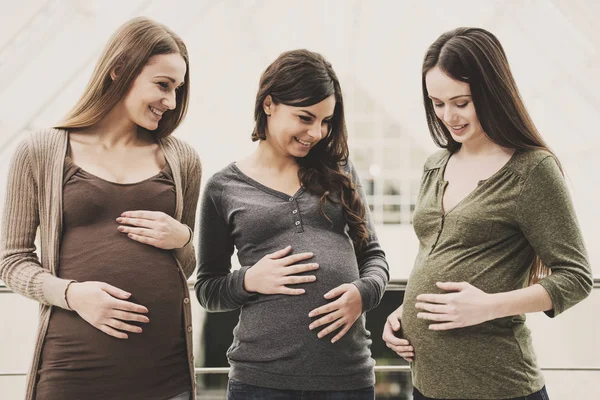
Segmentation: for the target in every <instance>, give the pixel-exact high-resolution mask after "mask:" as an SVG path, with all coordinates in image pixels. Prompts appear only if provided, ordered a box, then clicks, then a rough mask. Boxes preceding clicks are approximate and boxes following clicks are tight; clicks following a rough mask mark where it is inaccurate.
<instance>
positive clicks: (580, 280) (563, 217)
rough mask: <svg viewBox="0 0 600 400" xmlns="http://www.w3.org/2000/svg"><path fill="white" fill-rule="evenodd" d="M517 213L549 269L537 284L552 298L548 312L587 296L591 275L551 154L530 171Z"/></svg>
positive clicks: (579, 235) (523, 228)
mask: <svg viewBox="0 0 600 400" xmlns="http://www.w3.org/2000/svg"><path fill="white" fill-rule="evenodd" d="M517 214H518V222H519V225H520V227H521V229H522V231H523V233H524V235H525V237H526V238H527V240H528V242H529V243H530V245H531V246H532V248H533V250H534V251H535V253H536V254H537V256H538V257H540V259H541V260H542V262H543V263H544V265H546V266H547V267H548V268H550V270H551V271H552V274H551V275H550V276H548V277H546V278H544V279H542V280H541V281H540V282H539V284H540V285H542V286H543V287H544V288H545V289H546V291H547V292H548V294H549V295H550V298H551V299H552V304H553V309H552V310H550V311H548V312H547V315H548V316H550V317H554V316H556V315H558V314H560V313H562V312H563V311H565V310H566V309H568V308H570V307H572V306H574V305H575V304H577V303H578V302H580V301H581V300H583V299H584V298H585V297H587V296H588V295H589V294H590V292H591V290H592V286H593V278H592V272H591V268H590V265H589V262H588V258H587V253H586V249H585V245H584V242H583V237H582V235H581V231H580V229H579V224H578V222H577V217H576V215H575V210H574V209H573V204H572V202H571V198H570V196H569V192H568V189H567V187H566V184H565V180H564V178H563V176H562V174H561V172H560V169H559V168H558V165H557V163H556V161H555V160H554V158H553V157H552V156H548V157H546V158H544V159H543V160H542V161H541V162H540V163H539V164H538V165H537V166H536V167H535V168H534V169H533V171H532V172H531V173H530V174H529V176H528V178H527V180H526V181H525V183H524V186H523V189H522V191H521V194H520V197H519V200H518V203H517Z"/></svg>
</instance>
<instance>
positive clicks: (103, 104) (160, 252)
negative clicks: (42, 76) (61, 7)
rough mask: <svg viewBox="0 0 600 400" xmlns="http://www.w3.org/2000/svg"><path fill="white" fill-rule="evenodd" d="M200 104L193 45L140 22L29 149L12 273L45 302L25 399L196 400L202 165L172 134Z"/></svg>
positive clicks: (16, 167) (17, 287) (18, 187)
mask: <svg viewBox="0 0 600 400" xmlns="http://www.w3.org/2000/svg"><path fill="white" fill-rule="evenodd" d="M188 96H189V63H188V55H187V50H186V47H185V45H184V43H183V42H182V41H181V39H180V38H179V37H178V36H177V35H175V34H174V33H173V32H171V31H170V30H169V29H168V28H166V27H165V26H163V25H161V24H158V23H156V22H154V21H151V20H148V19H145V18H137V19H134V20H131V21H129V22H127V23H126V24H125V25H123V26H122V27H121V28H119V30H118V31H117V32H116V33H115V34H114V35H113V37H112V38H111V39H110V41H109V43H108V45H107V47H106V49H105V50H104V53H103V54H102V56H101V58H100V61H99V62H98V64H97V66H96V69H95V71H94V72H93V75H92V78H91V80H90V82H89V84H88V87H87V88H86V90H85V92H84V94H83V96H82V97H81V99H80V100H79V102H78V103H77V104H76V106H75V107H74V108H73V110H72V111H71V112H70V113H69V115H68V116H67V117H66V119H65V120H64V121H63V122H62V123H61V124H60V125H59V126H58V127H57V128H56V129H49V130H44V131H42V132H38V133H36V134H33V135H32V136H31V137H29V138H27V139H26V140H24V141H23V142H22V143H21V144H20V145H19V146H18V148H17V150H16V152H15V155H14V157H13V160H12V162H11V165H10V171H9V176H8V188H7V197H6V202H5V205H4V214H3V221H2V255H1V264H0V272H1V277H2V280H3V281H4V282H5V283H6V285H7V286H8V287H9V288H10V289H12V290H13V291H14V292H16V293H19V294H22V295H24V296H27V297H29V298H31V299H34V300H36V301H39V302H40V303H41V313H40V325H39V332H38V339H37V342H36V347H35V352H34V359H33V363H32V366H31V370H30V374H29V380H28V383H27V394H26V399H28V400H31V399H37V400H56V399H60V400H81V399H86V400H90V399H128V400H135V399H139V400H150V399H151V400H167V399H177V400H184V399H185V400H189V399H190V398H192V394H193V392H194V365H193V359H192V356H191V355H192V348H191V344H192V340H191V339H192V338H191V310H190V301H189V294H188V289H187V284H186V278H187V277H188V276H189V275H190V274H191V273H192V271H193V270H194V267H195V256H194V250H193V247H192V244H191V237H192V231H191V229H190V228H191V227H193V226H194V215H195V211H196V205H197V201H198V195H199V185H200V174H201V168H200V162H199V159H198V156H197V154H196V153H195V151H194V150H193V149H192V148H191V147H190V146H189V145H187V144H185V143H183V142H182V141H180V140H178V139H175V138H173V137H172V136H170V134H171V133H172V132H173V131H174V130H175V128H176V127H177V126H178V125H179V123H180V122H181V121H182V119H183V118H184V116H185V113H186V108H187V104H188ZM38 229H39V240H40V244H41V260H40V259H38V257H37V255H36V253H35V249H36V247H35V244H34V241H35V238H36V231H38Z"/></svg>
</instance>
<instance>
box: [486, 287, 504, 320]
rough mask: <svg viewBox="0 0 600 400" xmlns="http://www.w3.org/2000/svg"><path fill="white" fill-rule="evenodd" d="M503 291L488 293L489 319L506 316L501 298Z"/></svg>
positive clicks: (487, 307)
mask: <svg viewBox="0 0 600 400" xmlns="http://www.w3.org/2000/svg"><path fill="white" fill-rule="evenodd" d="M501 295H502V293H491V294H490V293H488V294H487V301H486V302H485V304H486V314H487V316H488V319H487V320H488V321H490V320H492V319H497V318H502V317H504V316H505V315H504V312H503V310H502V307H500V305H501V301H500V300H501V299H500V296H501Z"/></svg>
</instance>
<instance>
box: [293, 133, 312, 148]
mask: <svg viewBox="0 0 600 400" xmlns="http://www.w3.org/2000/svg"><path fill="white" fill-rule="evenodd" d="M294 139H295V140H296V142H298V143H300V144H301V145H302V146H306V147H310V145H311V144H312V143H311V142H305V141H304V140H300V139H298V138H297V137H295V136H294Z"/></svg>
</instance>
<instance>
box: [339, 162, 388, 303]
mask: <svg viewBox="0 0 600 400" xmlns="http://www.w3.org/2000/svg"><path fill="white" fill-rule="evenodd" d="M347 168H348V169H349V173H350V174H351V177H352V181H353V182H354V184H355V185H356V190H358V193H359V195H360V198H361V200H362V202H363V204H364V205H365V209H366V220H367V229H368V231H369V238H368V239H367V241H366V242H365V243H364V244H363V245H362V246H361V247H360V248H359V249H357V251H356V257H357V260H358V270H359V273H360V279H358V280H356V281H354V282H353V283H354V285H355V286H356V287H357V288H358V290H359V292H360V295H361V297H362V303H363V312H366V311H369V310H371V309H373V308H375V307H377V305H378V304H379V302H380V301H381V298H382V297H383V294H384V292H385V288H386V286H387V283H388V281H389V280H390V275H389V267H388V264H387V261H386V259H385V253H384V252H383V249H382V248H381V246H380V244H379V240H378V239H377V235H376V233H375V227H374V225H373V220H372V219H371V214H370V212H369V204H368V203H367V197H366V195H365V192H364V190H363V188H362V185H361V183H360V178H359V177H358V174H357V173H356V170H355V169H354V166H353V165H352V164H351V163H350V162H348V166H347Z"/></svg>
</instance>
